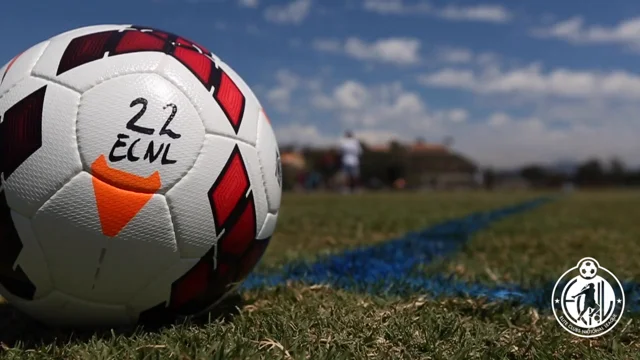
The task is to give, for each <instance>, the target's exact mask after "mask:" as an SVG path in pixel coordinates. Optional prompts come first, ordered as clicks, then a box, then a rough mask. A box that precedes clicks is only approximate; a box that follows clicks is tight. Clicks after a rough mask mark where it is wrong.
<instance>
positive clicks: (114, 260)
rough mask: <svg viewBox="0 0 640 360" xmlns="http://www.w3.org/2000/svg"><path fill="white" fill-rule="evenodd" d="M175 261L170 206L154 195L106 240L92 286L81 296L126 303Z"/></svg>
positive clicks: (177, 258) (105, 301)
mask: <svg viewBox="0 0 640 360" xmlns="http://www.w3.org/2000/svg"><path fill="white" fill-rule="evenodd" d="M178 261H180V254H179V253H178V249H177V246H176V240H175V237H174V231H173V226H172V224H171V216H170V214H169V208H168V206H167V204H166V202H165V199H164V196H162V195H153V197H152V198H151V199H150V200H149V202H148V203H147V204H146V205H145V206H144V207H143V208H142V210H140V212H139V213H138V214H137V215H136V216H135V217H134V218H133V219H132V220H131V222H129V223H128V224H127V225H126V226H125V228H124V229H123V230H122V232H120V233H119V234H118V235H117V236H115V237H113V238H110V239H109V240H108V242H107V248H106V250H105V253H104V257H103V260H102V263H101V264H100V265H99V266H100V271H99V274H98V275H97V279H96V281H95V284H94V287H93V289H84V290H83V291H84V293H85V294H87V295H89V297H83V299H84V300H92V301H96V302H100V303H111V304H126V303H127V302H128V301H129V300H130V299H131V298H132V297H133V296H134V295H135V294H136V293H137V292H138V291H139V290H140V289H141V288H143V287H144V286H146V285H147V284H149V283H150V282H151V281H152V280H153V279H155V278H156V277H157V276H158V274H160V273H162V272H163V271H165V270H166V269H168V268H169V267H170V266H172V265H173V264H175V263H177V262H178ZM96 265H97V264H96Z"/></svg>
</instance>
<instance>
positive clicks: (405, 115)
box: [0, 0, 640, 167]
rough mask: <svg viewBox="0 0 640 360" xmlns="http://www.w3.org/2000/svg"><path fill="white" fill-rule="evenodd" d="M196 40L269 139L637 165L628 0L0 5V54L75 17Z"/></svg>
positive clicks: (168, 0) (638, 8)
mask: <svg viewBox="0 0 640 360" xmlns="http://www.w3.org/2000/svg"><path fill="white" fill-rule="evenodd" d="M101 23H116V24H122V23H124V24H128V23H133V24H138V25H147V26H152V27H156V28H160V29H164V30H167V31H171V32H174V33H178V34H180V35H183V36H185V37H187V38H190V39H193V40H194V41H196V42H199V43H202V44H203V45H205V46H207V47H208V48H209V49H211V50H212V51H213V52H214V53H216V54H217V55H218V56H219V57H221V58H222V59H223V60H225V61H226V62H227V63H228V64H230V65H231V66H232V67H233V68H234V69H235V70H236V71H237V72H238V73H239V74H240V75H241V76H242V77H243V78H244V79H245V80H246V81H247V83H249V85H251V86H252V87H253V89H254V91H255V92H256V94H257V95H258V97H259V98H260V99H261V102H262V103H263V105H264V107H265V109H266V111H267V112H268V114H269V116H270V118H271V120H272V122H273V125H274V128H275V129H276V133H277V135H278V139H279V141H280V142H281V143H301V144H318V145H322V144H330V143H332V142H334V141H335V140H336V139H337V137H339V136H340V134H341V133H342V132H343V131H344V130H345V129H354V130H355V132H356V134H357V135H358V136H359V137H361V138H362V139H364V140H365V141H367V142H370V143H380V142H386V141H388V140H389V139H399V140H405V141H411V140H412V139H414V138H416V137H424V138H426V139H427V140H428V141H431V142H439V141H441V140H442V139H443V138H444V137H446V136H452V137H453V138H454V140H455V142H454V145H453V146H454V148H455V149H456V150H457V151H460V152H463V153H465V154H468V155H469V156H470V157H472V158H474V159H476V160H477V161H479V162H480V163H481V164H483V165H492V166H497V167H510V166H516V165H519V164H522V163H523V162H543V163H550V162H554V161H557V160H583V159H586V158H588V157H591V156H598V157H601V158H602V159H605V160H606V159H609V158H611V157H613V156H618V157H620V158H622V159H623V160H624V161H625V162H626V163H627V164H629V165H632V166H637V165H640V156H639V155H640V141H638V140H637V138H638V134H640V119H639V116H638V114H640V3H639V2H634V1H619V0H608V1H606V2H604V1H595V0H582V1H577V0H572V1H569V0H567V1H547V0H538V1H532V0H531V1H521V2H514V1H495V2H483V1H469V0H467V1H436V0H432V1H421V0H323V1H319V0H270V1H266V0H128V1H123V0H110V1H86V0H84V1H81V0H66V1H62V0H47V1H45V0H41V1H37V2H34V1H28V2H27V1H11V2H8V3H7V4H6V5H4V8H3V11H2V13H1V14H0V24H2V25H1V26H2V29H3V30H4V32H5V34H11V36H7V37H5V41H4V46H3V47H2V48H1V49H0V61H2V62H4V61H8V60H9V59H10V58H12V57H13V56H14V55H15V54H17V53H19V52H20V51H22V50H24V49H25V48H27V47H29V46H31V45H33V44H35V43H37V42H39V41H42V40H44V39H46V38H48V37H51V36H53V35H55V34H57V33H60V32H63V31H66V30H69V29H72V28H75V27H80V26H85V25H93V24H101Z"/></svg>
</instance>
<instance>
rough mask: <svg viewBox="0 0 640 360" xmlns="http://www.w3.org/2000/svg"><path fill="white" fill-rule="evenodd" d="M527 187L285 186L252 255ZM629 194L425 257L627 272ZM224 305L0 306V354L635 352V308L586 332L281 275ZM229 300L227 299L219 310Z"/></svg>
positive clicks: (526, 220)
mask: <svg viewBox="0 0 640 360" xmlns="http://www.w3.org/2000/svg"><path fill="white" fill-rule="evenodd" d="M536 195H537V194H527V193H509V194H486V193H474V194H469V193H451V194H419V195H417V194H411V195H382V194H381V195H357V196H353V197H343V196H332V195H309V196H301V195H288V196H286V197H285V199H284V202H283V211H282V215H281V218H280V222H279V227H278V230H277V234H276V237H275V238H274V240H273V243H272V244H271V245H270V248H269V250H268V252H267V254H266V255H265V259H264V260H265V261H264V262H263V264H262V265H261V266H266V267H272V266H278V265H279V264H281V263H283V262H285V261H286V260H288V259H294V258H301V257H305V258H311V257H313V256H316V255H317V254H320V253H324V252H336V251H339V250H341V249H344V248H348V247H352V246H356V245H361V244H367V243H370V242H378V241H382V240H385V239H387V238H389V237H391V236H394V235H399V234H402V233H403V232H405V231H408V230H412V229H419V228H422V227H425V226H428V225H429V224H433V223H437V222H439V221H442V220H446V219H449V218H453V217H457V216H460V215H464V214H467V213H470V212H473V211H477V210H482V209H490V208H495V207H500V206H504V205H507V204H510V203H514V202H518V201H522V200H526V199H529V198H533V197H534V196H536ZM639 206H640V194H639V193H623V192H606V193H605V192H599V193H584V194H582V193H577V194H574V195H572V196H571V197H568V198H565V199H562V200H559V201H558V202H555V203H551V204H548V205H545V206H544V207H541V208H538V209H536V210H534V211H532V212H529V213H525V214H521V215H516V216H514V217H513V218H508V219H506V220H504V221H502V222H500V223H498V224H496V225H495V226H493V227H492V228H490V229H488V230H485V231H483V232H481V233H479V234H478V235H477V236H475V237H474V238H473V239H472V241H471V242H470V243H469V244H468V245H467V246H465V248H464V249H462V251H461V252H460V253H457V254H454V255H453V256H451V257H450V258H446V259H443V260H441V261H440V262H438V263H437V264H435V265H432V266H429V268H428V271H447V272H454V273H456V274H457V276H458V277H459V278H461V279H466V280H480V281H483V282H489V283H500V282H520V283H523V284H538V283H540V282H542V281H548V280H555V279H556V278H557V277H558V276H559V275H560V274H561V273H562V272H563V271H564V270H566V268H567V267H570V266H573V265H574V263H575V262H576V261H577V260H578V259H579V258H581V257H583V256H594V257H596V258H597V259H598V260H600V262H601V264H602V265H603V266H605V267H607V268H609V269H610V270H611V271H613V272H614V273H615V274H617V275H619V276H620V277H621V278H623V279H635V280H636V281H637V280H638V277H639V276H640V272H639V271H638V270H637V263H638V262H637V259H638V258H639V257H638V255H640V245H638V244H637V243H638V240H637V239H638V235H640V225H638V221H637V218H638V216H637V215H636V214H637V211H636V210H635V209H636V208H638V207H639ZM225 307H226V308H222V309H220V312H221V313H223V314H225V316H224V317H222V318H218V319H215V320H212V321H209V322H192V323H187V324H180V325H176V326H171V327H166V328H162V329H157V330H150V329H147V330H143V329H138V330H135V331H132V332H127V331H124V332H121V331H99V332H82V333H70V332H67V331H56V330H50V329H46V328H44V327H42V326H41V325H38V324H36V323H34V322H33V321H31V320H29V319H27V318H25V317H24V316H22V315H20V314H18V313H17V312H15V311H13V310H12V309H11V308H10V307H9V306H6V305H5V306H0V358H6V359H18V358H19V359H23V358H25V359H29V358H33V359H42V358H51V359H88V358H91V359H94V358H96V359H161V358H162V359H165V358H174V359H211V358H225V359H227V358H229V359H236V358H255V359H263V358H267V359H271V358H274V359H306V358H312V359H353V358H358V359H360V358H376V359H400V358H402V359H520V358H526V359H594V360H595V359H640V345H639V344H640V325H639V323H640V316H638V315H630V314H625V316H624V317H623V318H622V320H621V321H620V323H619V324H618V326H617V327H616V328H615V329H614V330H613V331H612V332H611V333H609V334H607V335H605V336H603V337H601V338H597V339H595V340H587V339H578V338H575V337H573V336H572V335H570V334H568V333H566V332H565V331H564V330H563V329H562V328H561V327H560V326H559V325H558V324H557V322H556V321H555V319H554V318H553V316H552V315H551V314H550V313H546V312H539V311H537V310H535V309H532V308H528V307H515V306H512V305H510V304H500V303H485V302H483V301H482V300H477V299H475V300H472V299H432V298H429V297H420V296H419V295H418V294H417V295H415V296H413V297H410V298H399V297H375V296H370V295H363V294H354V293H348V292H344V291H341V290H336V289H331V288H327V287H324V286H313V287H302V286H297V285H289V286H282V287H278V288H275V289H265V290H259V291H253V292H250V293H245V294H242V296H241V297H240V296H238V297H233V298H231V299H230V300H229V301H228V302H227V303H226V304H225ZM234 308H237V309H238V310H237V311H234V310H233V309H234Z"/></svg>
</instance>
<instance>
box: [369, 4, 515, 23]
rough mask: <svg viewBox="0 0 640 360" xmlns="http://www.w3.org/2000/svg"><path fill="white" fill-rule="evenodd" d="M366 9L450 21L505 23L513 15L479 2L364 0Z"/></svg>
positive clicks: (496, 6) (495, 6) (385, 13)
mask: <svg viewBox="0 0 640 360" xmlns="http://www.w3.org/2000/svg"><path fill="white" fill-rule="evenodd" d="M362 6H363V8H364V9H365V10H366V11H371V12H375V13H378V14H384V15H417V14H427V15H430V16H436V17H439V18H442V19H446V20H451V21H476V22H489V23H507V22H509V21H510V20H511V19H512V18H513V15H512V14H511V12H509V10H507V9H506V8H505V7H503V6H501V5H492V4H479V5H472V6H457V5H449V6H446V7H443V8H436V7H433V6H431V5H430V4H429V3H428V2H426V1H421V0H416V1H412V2H405V1H404V0H364V2H363V5H362Z"/></svg>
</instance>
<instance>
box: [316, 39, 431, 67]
mask: <svg viewBox="0 0 640 360" xmlns="http://www.w3.org/2000/svg"><path fill="white" fill-rule="evenodd" d="M420 46H421V43H420V40H418V39H416V38H403V37H392V38H384V39H378V40H376V41H373V42H366V41H364V40H361V39H359V38H356V37H350V38H348V39H347V40H345V41H344V42H341V41H339V40H335V39H318V40H316V41H314V42H313V47H314V49H316V50H317V51H323V52H333V53H344V54H345V55H347V56H349V57H352V58H354V59H358V60H365V61H375V62H380V63H388V64H395V65H412V64H416V63H418V62H420Z"/></svg>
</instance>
